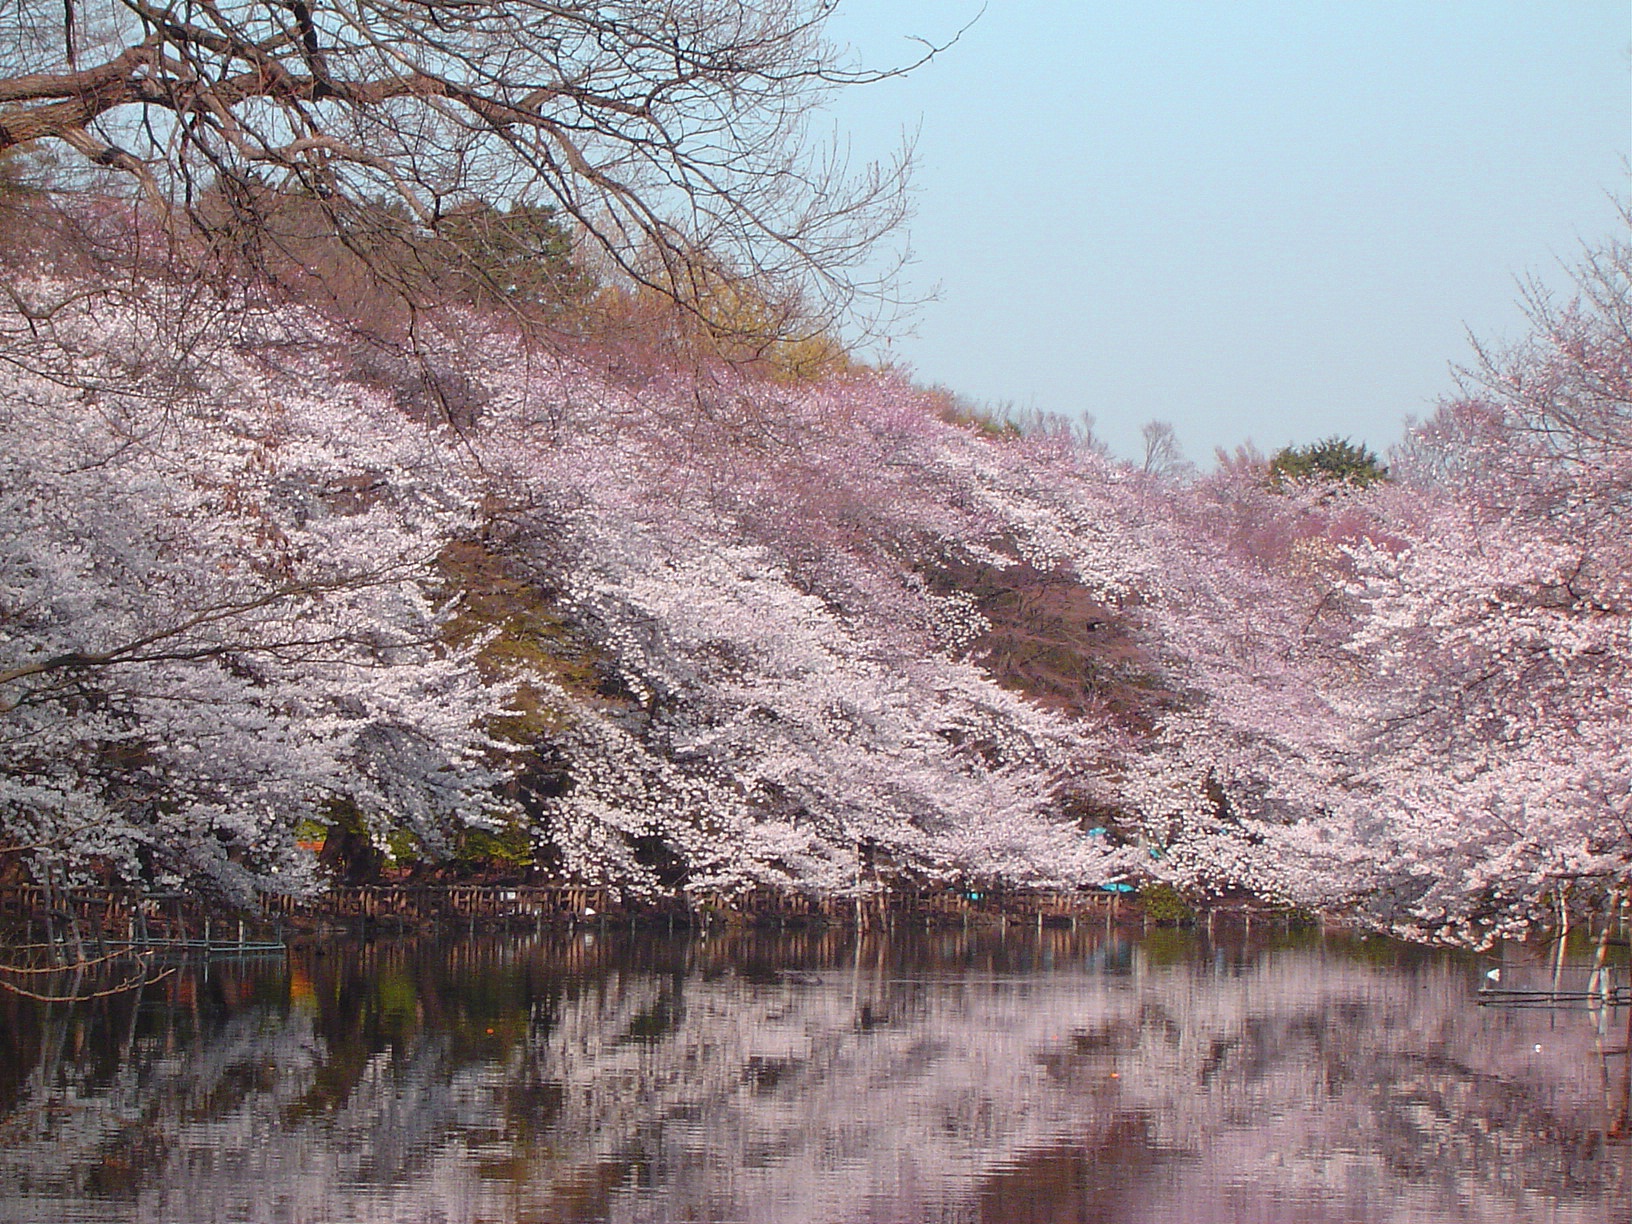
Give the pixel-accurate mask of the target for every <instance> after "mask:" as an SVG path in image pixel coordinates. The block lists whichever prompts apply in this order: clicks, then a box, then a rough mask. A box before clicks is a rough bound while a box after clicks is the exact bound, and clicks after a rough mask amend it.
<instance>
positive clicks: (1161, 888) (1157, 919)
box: [1139, 884, 1196, 926]
mask: <svg viewBox="0 0 1632 1224" xmlns="http://www.w3.org/2000/svg"><path fill="white" fill-rule="evenodd" d="M1139 904H1140V906H1141V907H1142V908H1143V909H1144V911H1145V917H1146V918H1149V919H1150V920H1151V921H1152V922H1154V923H1156V924H1158V925H1163V926H1171V925H1177V924H1179V923H1183V922H1189V921H1190V920H1191V919H1192V918H1194V917H1195V916H1196V912H1195V910H1193V909H1191V908H1190V903H1189V902H1187V901H1186V900H1185V899H1184V897H1183V896H1181V895H1180V893H1179V890H1178V889H1176V888H1174V887H1173V886H1172V885H1171V884H1146V885H1145V886H1144V887H1143V888H1141V889H1140V890H1139Z"/></svg>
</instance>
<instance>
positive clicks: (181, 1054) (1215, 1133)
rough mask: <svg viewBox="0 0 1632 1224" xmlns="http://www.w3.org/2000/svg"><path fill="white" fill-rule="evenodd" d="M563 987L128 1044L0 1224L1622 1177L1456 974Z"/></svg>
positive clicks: (528, 980)
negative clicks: (136, 1153) (104, 1188)
mask: <svg viewBox="0 0 1632 1224" xmlns="http://www.w3.org/2000/svg"><path fill="white" fill-rule="evenodd" d="M559 951H560V950H559V949H557V950H555V951H554V952H552V953H550V954H549V955H540V954H539V953H538V952H536V951H534V952H529V951H527V950H525V949H520V948H516V947H510V948H507V949H505V950H503V952H502V953H500V954H499V956H498V957H497V960H496V961H487V962H485V963H484V961H483V960H482V959H480V958H471V957H470V956H469V955H468V954H466V953H462V954H461V960H462V963H463V964H464V970H463V971H464V972H469V973H473V974H474V976H473V977H472V978H470V979H461V981H462V985H461V987H460V988H459V989H458V990H449V989H448V988H447V982H446V981H445V980H444V979H443V977H442V976H440V975H441V973H442V972H443V970H438V969H435V968H433V967H432V966H431V965H430V963H429V962H426V963H424V964H422V965H420V966H419V968H418V969H417V970H416V971H415V974H416V975H417V976H413V977H412V978H406V977H404V974H403V966H401V965H398V964H395V963H394V962H393V961H392V959H391V958H390V957H389V956H388V957H386V958H384V959H383V960H382V961H381V962H380V963H378V964H375V965H373V966H372V967H371V969H370V971H369V973H368V974H366V975H363V976H360V977H359V978H358V979H357V984H355V985H351V986H346V985H342V984H339V983H335V982H332V981H329V980H328V979H325V978H321V977H320V978H319V980H318V990H317V992H316V994H315V996H310V997H308V996H305V995H300V996H297V997H296V998H295V999H294V1000H293V1001H292V1002H291V1003H289V1004H287V1005H279V1006H276V1007H268V1006H266V1005H264V1004H255V1005H247V1004H238V1005H235V1006H234V1007H232V1008H231V1009H230V1011H231V1018H230V1019H227V1020H226V1021H225V1022H224V1023H222V1024H220V1025H219V1026H218V1027H215V1028H212V1029H211V1030H210V1031H209V1032H208V1033H206V1034H201V1036H200V1039H199V1040H198V1042H197V1043H196V1044H189V1042H188V1041H187V1039H186V1038H185V1037H184V1036H182V1035H180V1034H171V1035H170V1037H169V1039H168V1041H167V1039H166V1037H165V1035H164V1034H162V1033H157V1032H155V1033H152V1034H150V1035H143V1034H137V1035H136V1036H135V1037H134V1039H133V1041H132V1043H131V1045H130V1049H129V1053H128V1055H127V1056H126V1057H125V1058H124V1060H123V1061H122V1062H121V1063H120V1064H119V1065H118V1067H117V1068H116V1069H115V1070H114V1071H113V1072H112V1073H111V1074H110V1073H108V1072H107V1071H106V1070H105V1069H104V1070H102V1071H99V1072H96V1073H95V1074H94V1075H93V1074H92V1072H91V1069H90V1064H89V1063H87V1064H85V1065H83V1066H82V1065H81V1064H80V1063H78V1062H77V1061H75V1060H73V1059H64V1060H62V1061H59V1062H57V1063H55V1064H53V1067H52V1071H51V1073H50V1074H48V1075H46V1074H42V1075H36V1076H35V1077H34V1078H33V1079H31V1080H29V1081H28V1082H27V1084H25V1085H24V1086H23V1088H22V1090H21V1091H22V1096H21V1099H20V1101H19V1104H18V1108H17V1109H15V1110H14V1111H13V1112H12V1114H11V1116H10V1117H9V1118H8V1119H7V1120H6V1121H5V1123H4V1125H5V1128H6V1130H5V1134H6V1136H7V1143H6V1144H5V1145H4V1148H3V1149H0V1169H3V1170H4V1172H5V1176H4V1177H3V1178H0V1186H4V1187H6V1189H5V1191H4V1192H3V1193H4V1195H5V1196H6V1197H5V1198H4V1199H3V1200H0V1202H3V1204H4V1206H3V1208H0V1210H4V1211H5V1212H6V1214H7V1216H8V1218H20V1219H27V1218H41V1219H45V1218H62V1216H63V1215H66V1214H72V1208H73V1204H74V1203H75V1202H78V1201H81V1200H80V1198H79V1196H81V1195H82V1194H84V1192H85V1187H84V1183H83V1180H82V1179H84V1178H86V1177H88V1176H90V1175H91V1173H92V1171H93V1170H95V1169H97V1168H98V1167H106V1166H107V1164H108V1162H117V1161H119V1160H123V1159H126V1157H125V1156H124V1155H123V1154H124V1153H127V1152H129V1151H132V1150H134V1148H133V1147H132V1145H136V1144H146V1145H147V1147H146V1148H145V1149H144V1150H147V1151H149V1152H151V1153H152V1154H153V1155H152V1156H151V1157H150V1158H149V1159H147V1160H145V1161H144V1162H143V1163H142V1164H141V1165H140V1166H139V1167H137V1168H134V1169H132V1170H131V1173H130V1178H129V1181H128V1183H126V1185H125V1191H124V1192H125V1193H126V1195H127V1196H128V1197H127V1202H128V1203H129V1204H131V1208H130V1212H131V1213H130V1217H129V1218H132V1219H141V1220H160V1219H162V1220H168V1221H176V1222H182V1221H188V1220H194V1219H219V1218H233V1217H236V1216H241V1215H244V1214H246V1213H248V1212H249V1211H250V1210H251V1204H253V1203H257V1202H260V1203H265V1202H273V1201H276V1202H278V1203H280V1204H282V1207H281V1208H280V1209H281V1210H283V1211H284V1213H285V1215H286V1216H287V1218H290V1219H295V1220H319V1219H359V1220H391V1219H406V1218H425V1217H427V1216H436V1217H438V1218H445V1219H449V1220H474V1219H498V1220H509V1219H518V1220H519V1219H528V1218H540V1217H541V1218H559V1217H561V1216H564V1215H569V1214H571V1213H573V1212H577V1213H578V1214H579V1216H581V1217H583V1218H594V1219H608V1220H624V1221H634V1220H653V1219H684V1218H687V1217H688V1215H692V1216H700V1217H702V1218H715V1219H747V1220H760V1221H776V1220H788V1221H808V1220H813V1219H822V1220H844V1221H852V1220H856V1221H859V1220H867V1219H877V1218H888V1219H944V1220H974V1219H990V1218H993V1216H992V1212H993V1210H994V1208H992V1207H991V1205H990V1201H989V1198H990V1195H991V1194H992V1193H994V1192H996V1191H995V1190H994V1188H996V1187H1000V1188H1002V1192H1003V1193H1008V1194H1012V1195H1013V1196H1015V1197H1014V1199H1013V1201H1012V1203H1011V1206H1014V1205H1015V1204H1020V1203H1024V1204H1026V1205H1027V1206H1028V1208H1030V1207H1034V1206H1035V1207H1038V1209H1041V1207H1040V1206H1039V1204H1044V1205H1046V1204H1047V1203H1048V1199H1047V1196H1048V1195H1050V1194H1054V1193H1059V1194H1065V1195H1069V1194H1071V1193H1075V1194H1077V1195H1079V1196H1080V1195H1082V1194H1085V1193H1087V1192H1088V1190H1087V1188H1085V1186H1084V1181H1085V1180H1086V1181H1087V1182H1089V1183H1091V1184H1092V1187H1093V1190H1094V1193H1095V1194H1096V1198H1095V1205H1096V1210H1101V1211H1102V1212H1103V1213H1104V1214H1105V1216H1106V1218H1110V1219H1120V1218H1129V1219H1145V1218H1149V1217H1150V1215H1151V1213H1152V1212H1155V1213H1156V1214H1159V1215H1161V1216H1162V1218H1169V1219H1178V1220H1184V1219H1212V1218H1216V1211H1217V1206H1218V1203H1219V1202H1220V1201H1221V1200H1223V1201H1227V1202H1229V1203H1231V1204H1233V1205H1234V1207H1235V1208H1236V1209H1237V1218H1253V1212H1254V1211H1261V1212H1267V1211H1270V1210H1271V1209H1272V1208H1273V1207H1274V1206H1275V1205H1276V1204H1282V1205H1285V1204H1287V1203H1298V1204H1305V1205H1307V1206H1308V1207H1309V1209H1310V1214H1311V1215H1312V1216H1313V1218H1323V1217H1321V1216H1320V1215H1318V1212H1320V1211H1329V1212H1331V1213H1333V1218H1344V1219H1363V1220H1388V1219H1396V1218H1400V1217H1401V1216H1402V1215H1405V1216H1412V1215H1416V1216H1427V1217H1431V1218H1435V1219H1448V1220H1466V1221H1487V1220H1488V1221H1496V1220H1504V1219H1516V1218H1523V1217H1524V1216H1525V1215H1526V1214H1528V1213H1529V1212H1530V1211H1531V1210H1533V1209H1534V1208H1535V1207H1536V1205H1537V1204H1538V1203H1545V1204H1546V1205H1547V1208H1548V1210H1550V1211H1552V1212H1554V1213H1556V1215H1557V1218H1560V1219H1565V1220H1595V1219H1601V1218H1603V1214H1602V1213H1603V1212H1604V1210H1605V1209H1606V1207H1611V1206H1612V1205H1613V1204H1614V1203H1615V1202H1616V1201H1617V1200H1616V1197H1615V1196H1616V1195H1618V1194H1619V1193H1620V1192H1621V1183H1620V1180H1619V1179H1620V1178H1622V1177H1624V1175H1625V1172H1626V1170H1625V1168H1624V1160H1623V1159H1622V1157H1623V1156H1624V1153H1623V1152H1621V1151H1620V1150H1619V1149H1617V1148H1605V1147H1603V1146H1602V1141H1601V1135H1602V1129H1603V1124H1604V1115H1603V1102H1602V1099H1601V1097H1600V1094H1599V1083H1598V1074H1597V1070H1596V1066H1595V1060H1594V1059H1593V1058H1592V1057H1591V1053H1592V1049H1593V1038H1592V1033H1591V1029H1590V1026H1588V1025H1586V1024H1585V1023H1581V1024H1575V1023H1566V1024H1563V1025H1559V1024H1556V1023H1554V1022H1553V1021H1554V1017H1550V1016H1548V1015H1543V1014H1539V1013H1535V1012H1497V1011H1490V1010H1482V1009H1480V1008H1478V1007H1476V1006H1474V1005H1473V1003H1472V999H1471V998H1470V997H1469V991H1470V989H1471V985H1472V983H1471V981H1470V979H1469V975H1468V973H1467V971H1466V970H1465V968H1464V967H1463V966H1461V965H1460V964H1459V963H1457V962H1453V961H1447V960H1436V959H1423V960H1419V961H1418V962H1417V963H1416V964H1415V966H1414V967H1412V966H1410V965H1405V966H1401V965H1398V964H1396V963H1394V962H1393V958H1392V957H1391V956H1389V955H1387V954H1384V953H1382V951H1381V950H1379V951H1378V953H1377V954H1376V956H1375V958H1374V959H1373V960H1372V961H1370V962H1368V961H1366V960H1363V959H1355V958H1353V957H1351V956H1350V955H1347V954H1345V952H1343V951H1342V950H1339V949H1336V948H1334V949H1331V950H1328V951H1324V952H1323V951H1322V950H1320V949H1318V948H1315V949H1309V950H1304V951H1281V952H1274V953H1263V954H1259V955H1258V956H1256V957H1251V958H1242V959H1234V958H1226V959H1224V960H1222V961H1220V962H1215V961H1213V960H1211V959H1208V958H1202V959H1191V958H1189V957H1188V956H1184V955H1182V954H1181V955H1180V956H1178V957H1177V958H1176V959H1175V958H1174V957H1173V956H1172V953H1173V952H1174V951H1175V950H1174V949H1171V948H1169V949H1167V953H1168V955H1166V956H1164V955H1163V947H1162V946H1161V945H1159V944H1152V945H1148V946H1146V947H1144V948H1139V947H1134V948H1131V949H1130V948H1129V947H1128V946H1127V945H1123V944H1117V943H1096V942H1095V941H1093V940H1085V939H1078V940H1071V939H1068V938H1067V937H1065V936H1063V935H1062V936H1061V937H1059V938H1058V939H1054V940H1051V941H1048V942H1047V943H1046V945H1039V946H1038V947H1037V949H1036V953H1037V954H1038V955H1042V954H1044V953H1047V954H1049V955H1050V956H1052V957H1053V958H1054V959H1055V961H1056V963H1057V965H1058V967H1057V968H1055V969H1052V970H1048V971H1036V972H1030V973H1005V972H997V973H992V972H984V971H983V972H978V973H977V972H971V971H969V970H966V969H956V968H947V967H942V968H933V967H932V962H920V961H919V960H917V959H915V958H913V957H912V956H903V955H902V954H901V953H900V952H899V950H897V951H893V952H892V951H891V950H890V949H889V948H888V947H887V946H885V945H880V944H871V943H869V944H864V945H863V946H862V948H861V949H860V950H859V951H856V950H851V951H850V952H846V953H845V954H844V955H843V956H842V957H833V958H829V959H825V960H818V961H816V962H814V963H811V962H806V963H805V966H804V967H803V968H802V969H801V970H799V971H797V972H787V973H782V974H778V973H775V972H761V973H747V972H743V971H741V970H732V969H731V968H729V965H730V963H731V960H730V958H729V957H726V958H724V960H723V961H722V962H721V963H718V964H715V963H712V962H711V961H710V958H709V956H708V953H707V952H706V950H699V951H698V952H697V955H698V957H699V958H700V960H701V961H709V962H710V963H707V964H701V963H699V964H698V965H696V966H694V967H693V968H692V969H691V970H689V971H688V970H686V969H685V968H684V967H683V966H681V965H680V964H675V965H672V966H668V967H667V968H653V969H648V970H639V969H632V968H628V967H624V968H611V967H607V968H601V969H595V970H591V971H587V972H577V973H570V974H564V973H563V972H562V970H561V967H560V962H559V960H558V958H557V953H558V952H559ZM307 967H311V968H313V969H314V973H315V972H316V969H315V967H313V966H303V968H307ZM330 971H332V968H331V970H326V971H325V972H330ZM382 980H383V981H384V982H385V983H386V985H384V986H380V987H378V989H377V990H376V991H375V992H374V994H373V995H369V994H367V993H366V992H365V993H364V994H362V995H359V990H360V989H362V988H363V987H362V984H363V983H365V982H378V981H382ZM410 982H411V983H412V985H410ZM416 991H417V994H416V993H415V992H416ZM249 994H250V992H248V991H245V992H244V995H245V997H248V995H249ZM454 999H458V1000H462V1001H463V1002H462V1003H460V1004H459V1005H458V1006H457V1007H454V1006H450V1004H449V1002H448V1000H454ZM114 1010H115V1011H117V1009H114ZM1538 1045H1539V1046H1540V1047H1541V1049H1540V1050H1538V1049H1537V1048H1536V1047H1537V1046H1538ZM98 1077H99V1078H98ZM70 1101H71V1104H70ZM133 1118H140V1119H142V1121H141V1123H140V1124H139V1125H133V1124H131V1123H130V1121H129V1120H130V1119H133ZM1061 1162H1063V1163H1064V1164H1065V1165H1066V1166H1068V1167H1069V1168H1070V1169H1073V1170H1076V1172H1075V1173H1074V1174H1073V1176H1072V1177H1070V1178H1067V1179H1065V1180H1064V1182H1063V1184H1059V1183H1057V1181H1053V1180H1050V1167H1051V1163H1061ZM1073 1187H1075V1190H1073ZM29 1196H32V1197H29ZM1073 1201H1074V1202H1075V1203H1076V1204H1077V1207H1078V1209H1080V1206H1081V1203H1082V1199H1081V1198H1080V1197H1079V1198H1077V1199H1075V1200H1070V1199H1064V1200H1062V1201H1061V1202H1060V1203H1059V1204H1058V1207H1059V1209H1061V1210H1065V1209H1066V1208H1067V1207H1069V1206H1070V1204H1071V1202H1073ZM983 1204H985V1206H983ZM30 1211H34V1212H35V1215H34V1216H30V1215H29V1214H28V1213H29V1212H30ZM53 1211H55V1212H57V1213H58V1215H56V1216H54V1217H53V1216H50V1215H49V1213H50V1212H53ZM983 1212H984V1213H985V1214H982V1213H983ZM997 1218H1006V1217H1003V1216H1002V1215H998V1216H997ZM1066 1218H1070V1217H1069V1215H1067V1216H1066ZM1300 1218H1303V1217H1302V1216H1300Z"/></svg>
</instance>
